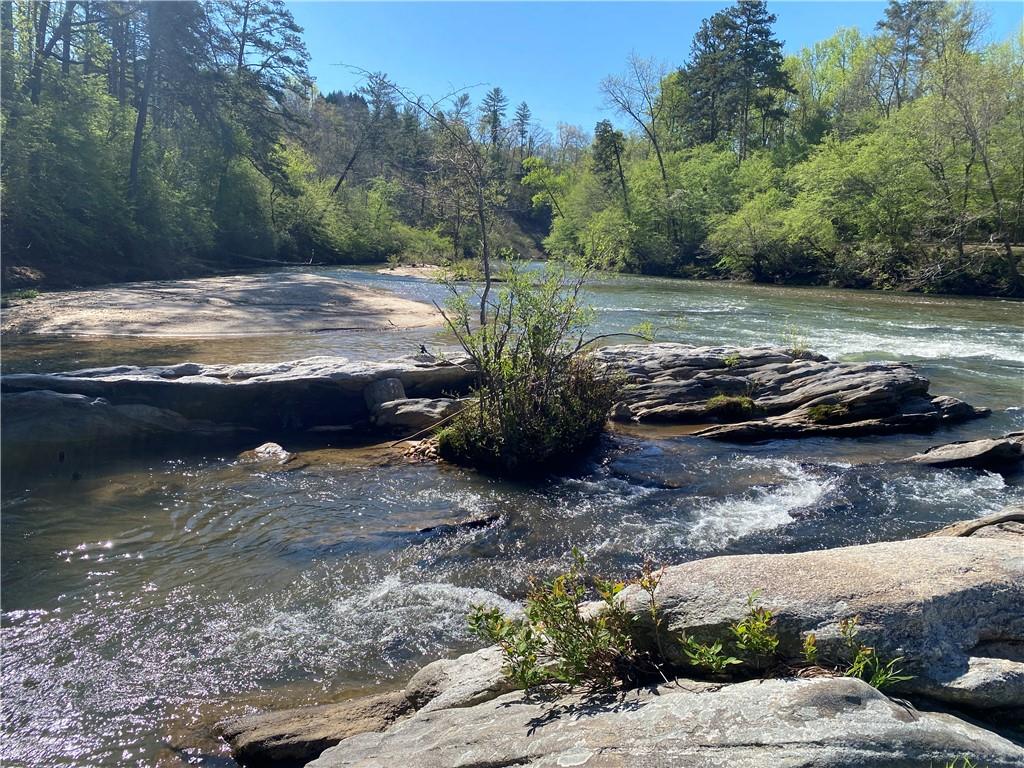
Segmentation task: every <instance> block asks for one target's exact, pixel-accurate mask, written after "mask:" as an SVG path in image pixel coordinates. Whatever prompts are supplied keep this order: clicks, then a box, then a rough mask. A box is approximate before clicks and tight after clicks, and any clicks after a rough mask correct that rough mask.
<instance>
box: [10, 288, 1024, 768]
mask: <svg viewBox="0 0 1024 768" xmlns="http://www.w3.org/2000/svg"><path fill="white" fill-rule="evenodd" d="M324 273H326V274H336V275H338V276H340V277H344V278H345V279H348V280H354V281H358V282H361V283H365V284H368V285H374V286H377V287H386V288H389V289H392V290H394V291H396V292H398V293H399V294H401V295H403V296H406V297H409V298H419V299H425V300H431V299H436V298H440V289H439V288H438V287H437V286H435V285H433V284H431V283H429V282H426V281H422V280H416V279H413V278H398V277H393V276H388V275H380V274H377V273H375V272H373V271H370V270H351V269H331V270H324ZM591 300H592V302H593V304H594V306H595V308H596V309H597V324H596V326H597V327H596V330H597V331H598V332H602V333H604V332H618V331H623V330H626V329H628V328H630V327H631V326H634V325H635V324H637V323H638V322H640V321H647V320H649V321H651V322H652V323H653V324H654V325H655V326H657V327H658V328H659V338H661V339H663V340H679V341H686V342H689V343H698V344H701V343H709V344H710V343H714V344H718V343H734V344H755V343H771V342H781V343H789V344H792V343H794V342H798V343H800V344H801V345H803V346H806V347H808V348H810V349H814V350H816V351H819V352H823V353H825V354H827V355H830V356H834V357H837V358H839V359H845V360H868V359H885V360H893V359H903V360H907V361H910V362H913V363H915V364H916V365H918V366H919V367H920V369H921V370H922V371H923V372H924V373H925V374H926V375H927V376H929V377H930V378H931V379H932V382H933V387H932V391H933V392H935V393H936V394H951V395H955V396H957V397H961V398H963V399H965V400H967V401H968V402H970V403H972V404H975V405H984V406H988V407H990V408H992V409H993V410H994V413H993V415H992V416H991V417H989V418H987V419H983V420H979V421H975V422H970V423H968V424H965V425H962V426H960V427H957V428H955V429H950V430H945V431H942V432H940V433H938V434H934V435H930V436H928V435H925V436H922V435H909V436H907V435H904V436H890V437H880V438H859V439H813V440H803V441H779V442H772V443H766V444H761V445H754V446H742V447H736V446H729V445H726V444H721V443H712V442H708V441H703V440H700V439H697V438H689V437H686V436H684V435H673V434H671V431H670V430H661V431H657V430H646V431H641V432H639V433H635V432H632V431H631V432H629V433H625V432H616V433H613V434H610V435H609V436H608V437H607V438H606V439H605V440H604V441H603V443H602V445H601V447H600V449H599V450H598V451H597V452H596V453H595V454H594V455H593V456H592V457H591V458H590V459H589V460H588V461H587V462H584V463H583V464H581V465H580V466H579V467H578V468H577V469H576V470H574V471H572V472H569V473H567V474H566V476H564V477H560V478H552V479H551V480H549V481H548V482H546V483H543V484H541V485H539V486H521V485H517V484H514V483H509V482H499V481H495V480H489V479H486V478H483V477H480V476H478V475H476V474H474V473H471V472H468V471H463V470H459V469H452V468H442V467H437V466H433V465H407V464H404V463H401V462H395V461H393V460H388V458H387V455H386V453H385V452H384V451H382V450H375V449H372V448H371V449H366V448H339V449H323V450H314V449H312V448H310V450H307V451H303V452H302V453H301V456H300V459H301V460H300V461H299V462H298V467H297V468H293V469H289V470H287V471H285V470H267V469H266V468H260V467H256V466H253V465H247V464H240V463H238V462H237V461H236V460H235V457H234V455H233V454H230V455H206V456H198V455H188V456H180V457H177V458H174V459H172V460H165V459H161V460H156V459H150V460H145V459H138V460H135V461H130V462H122V463H119V464H117V465H116V466H111V467H109V469H108V470H107V471H105V472H103V473H96V474H92V475H87V476H84V477H82V478H81V479H79V480H78V481H77V482H74V483H69V482H68V481H66V480H62V481H56V480H38V481H32V482H23V483H21V484H20V485H18V486H15V487H11V486H10V485H9V484H8V485H5V487H4V488H3V496H2V501H3V520H2V525H3V531H2V580H3V595H2V609H3V646H4V666H3V691H4V694H3V697H2V701H0V707H2V715H3V728H4V738H3V746H2V747H0V757H2V759H3V760H4V761H5V764H9V765H24V766H57V765H69V766H70V765H74V766H92V765H97V766H114V765H119V766H133V765H138V766H151V765H154V764H161V765H181V764H202V765H208V766H215V765H216V766H219V765H231V764H232V763H231V762H230V760H229V759H228V758H227V757H226V756H225V755H224V753H223V750H222V749H221V748H220V747H219V746H218V745H217V743H216V742H215V741H214V740H212V739H211V738H210V737H209V732H210V724H211V723H212V722H214V721H215V720H216V719H217V718H218V717H221V716H223V715H224V714H227V713H233V712H244V711H249V710H251V709H252V708H253V707H275V706H276V707H283V706H293V705H297V704H303V703H313V702H322V701H328V700H331V699H336V698H339V697H343V696H345V695H348V694H349V692H351V691H352V690H354V689H360V688H365V687H367V686H372V685H387V686H394V687H397V686H400V685H401V683H402V682H403V681H404V679H405V678H406V677H407V676H408V675H409V674H410V673H411V672H412V671H413V670H414V669H415V668H416V667H417V666H418V665H421V664H422V663H424V662H425V661H428V660H431V659H433V658H436V657H438V656H441V655H446V654H450V653H453V652H455V651H457V650H461V649H463V648H466V647H469V646H470V645H472V643H473V641H472V639H471V638H470V637H469V635H468V633H467V632H466V628H465V622H464V617H465V613H466V611H467V610H468V608H469V606H470V605H472V604H474V603H480V602H484V603H491V604H495V605H499V606H505V605H509V602H510V601H513V600H515V599H517V598H519V597H520V596H521V595H522V593H523V590H524V589H525V587H526V585H527V583H528V580H529V578H530V577H531V576H543V575H547V574H550V573H553V572H555V571H557V569H558V568H560V567H562V566H564V565H565V564H566V562H567V559H568V555H569V551H570V549H571V548H572V547H573V546H578V547H579V548H580V549H581V550H582V551H583V552H584V553H585V554H586V555H587V557H588V558H589V559H590V560H591V562H592V564H593V566H594V568H595V570H599V571H603V572H607V573H609V574H617V575H623V576H628V575H631V574H633V573H635V571H636V569H637V568H638V567H639V565H640V564H641V562H642V561H643V560H644V559H645V558H649V559H650V560H652V561H653V562H655V563H674V562H679V561H683V560H686V559H691V558H695V557H703V556H708V555H713V554H718V553H739V552H779V551H795V550H802V549H809V548H817V547H824V546H836V545H842V544H855V543H864V542H870V541H879V540H886V539H897V538H906V537H908V536H913V535H916V534H919V533H923V532H925V531H927V530H929V529H932V528H935V527H938V526H939V525H941V524H943V523H945V522H948V521H953V520H957V519H963V518H969V517H973V516H976V515H980V514H983V513H986V512H989V511H993V510H996V509H998V508H1000V507H1001V506H1003V505H1005V504H1007V503H1011V502H1013V501H1019V500H1024V478H1022V477H1020V476H1019V475H1017V476H1013V477H1008V478H1004V477H1002V476H1000V475H997V474H992V473H986V472H975V471H971V470H935V469H930V468H925V467H909V466H905V465H895V464H893V463H891V460H894V459H898V458H900V457H902V456H905V455H907V454H909V453H913V452H915V451H917V450H921V449H923V448H925V447H927V446H929V445H933V444H936V443H941V442H948V441H951V440H956V439H964V438H969V437H977V436H983V435H993V434H996V433H1003V432H1006V431H1010V430H1013V429H1024V409H1022V406H1024V313H1021V304H1020V303H1017V302H1010V301H999V300H978V299H965V298H940V297H928V296H920V295H907V294H882V293H874V292H853V291H839V290H827V289H816V288H782V287H763V286H749V285H740V284H729V283H697V282H685V281H674V280H662V279H654V278H641V277H628V276H615V275H613V276H604V277H601V278H599V279H598V280H597V281H595V283H594V285H593V287H592V289H591ZM446 343H447V342H446V340H445V338H444V336H443V334H441V333H440V332H439V331H438V330H437V329H417V330H412V331H402V332H392V333H382V332H379V331H376V332H366V333H352V332H348V333H322V334H301V335H299V334H289V335H280V336H265V337H258V338H257V337H235V338H231V339H223V338H222V339H202V340H200V339H177V340H176V339H166V338H164V339H129V338H121V339H91V340H89V339H62V338H55V339H46V338H35V339H13V340H5V347H4V360H3V366H4V370H5V371H15V370H40V371H42V370H45V371H50V370H66V369H71V368H76V367H86V366H94V365H109V364H115V363H137V364H141V363H170V362H180V361H183V360H195V361H198V362H209V363H214V362H242V361H249V360H252V361H260V360H283V359H295V358H298V357H303V356H306V355H314V354H340V355H345V356H347V357H351V358H354V359H359V358H377V359H379V358H384V357H389V356H394V355H400V354H407V353H411V352H415V351H417V350H418V349H419V346H420V345H421V344H423V345H426V346H428V347H429V348H439V347H443V346H445V344H446ZM286 447H288V448H292V449H301V448H303V446H286ZM468 517H492V518H493V521H492V522H491V523H490V524H488V525H486V526H483V527H476V528H472V529H465V530H464V529H460V528H458V527H456V526H454V525H452V524H453V523H456V522H458V521H459V520H464V519H466V518H468ZM432 526H441V527H440V528H435V529H434V530H430V531H425V530H424V529H427V528H430V527H432Z"/></svg>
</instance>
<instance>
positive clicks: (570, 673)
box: [469, 549, 911, 690]
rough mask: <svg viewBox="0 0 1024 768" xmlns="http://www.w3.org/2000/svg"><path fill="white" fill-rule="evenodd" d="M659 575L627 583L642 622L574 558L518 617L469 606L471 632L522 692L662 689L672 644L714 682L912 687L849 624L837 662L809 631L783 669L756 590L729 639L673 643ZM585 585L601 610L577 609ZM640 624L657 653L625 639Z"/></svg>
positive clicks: (896, 665) (617, 588) (615, 590)
mask: <svg viewBox="0 0 1024 768" xmlns="http://www.w3.org/2000/svg"><path fill="white" fill-rule="evenodd" d="M664 572H665V571H664V568H662V569H661V570H658V571H655V570H654V569H653V568H652V567H651V566H650V564H648V563H645V565H644V568H643V572H642V574H641V576H640V577H639V578H637V579H636V580H635V581H634V582H632V583H633V584H634V585H636V587H637V588H638V589H639V590H640V591H641V592H642V593H643V594H644V595H645V601H644V602H645V606H644V609H643V614H646V615H645V616H643V614H641V615H634V614H633V613H631V612H630V611H628V610H626V608H625V607H624V605H623V603H622V601H621V600H620V599H619V595H620V593H621V592H622V590H623V589H624V588H625V586H626V583H625V582H623V581H612V580H605V579H601V578H599V577H596V576H593V575H591V574H589V573H588V572H587V569H586V563H585V560H584V558H583V556H582V555H581V554H580V553H579V552H578V551H577V550H575V549H574V550H573V562H572V566H571V567H570V569H569V570H568V571H567V572H565V573H563V574H561V575H559V576H557V577H555V578H554V579H552V580H551V581H548V582H544V583H542V584H536V585H534V587H533V588H532V589H531V590H530V592H529V594H528V595H527V598H526V605H525V609H524V614H525V615H524V616H523V617H521V618H509V617H507V616H504V615H502V613H501V612H500V611H499V610H498V609H496V608H486V607H483V606H474V607H473V609H472V611H471V612H470V614H469V627H470V630H471V631H472V632H473V633H474V634H476V635H478V636H479V637H481V638H483V639H485V640H487V641H488V642H491V643H495V644H497V645H498V646H499V647H500V648H501V651H502V655H503V657H504V662H505V664H504V671H505V674H506V676H507V677H508V678H509V679H510V680H511V681H512V682H514V683H515V684H516V685H517V686H519V687H521V688H525V689H530V688H534V687H537V686H540V685H550V684H564V685H568V686H570V687H574V686H585V687H587V688H589V689H591V690H606V689H609V688H612V687H615V686H617V685H619V684H620V683H623V682H628V681H630V680H637V679H640V678H643V677H647V676H650V675H651V674H652V673H655V672H656V673H657V674H659V675H660V676H661V677H662V678H663V679H665V680H666V681H667V680H668V678H667V677H666V676H665V672H664V668H665V665H666V664H667V660H668V659H669V658H670V657H671V656H672V655H673V654H672V653H670V652H669V649H668V647H667V646H668V643H670V642H671V643H674V644H675V647H676V648H677V649H678V651H677V654H676V655H681V656H682V657H684V658H685V660H686V663H685V664H684V666H689V667H691V668H694V669H698V670H701V671H703V672H704V673H706V674H708V675H710V676H712V677H714V678H719V679H720V678H722V677H724V676H727V675H732V674H734V673H731V672H730V670H731V669H732V668H734V667H736V668H738V667H744V668H745V669H746V670H747V673H746V674H745V675H741V676H748V675H749V670H751V669H752V670H754V671H757V672H760V673H761V674H766V670H774V671H773V672H770V673H767V674H769V676H771V675H774V674H778V673H780V672H781V673H784V674H792V673H793V672H797V673H798V674H803V673H804V672H807V673H815V674H819V673H820V674H824V675H841V676H847V677H857V678H859V679H861V680H864V681H865V682H867V683H868V684H870V685H872V686H873V687H875V688H878V689H885V688H888V687H890V686H891V685H894V684H895V683H898V682H901V681H904V680H909V679H911V676H909V675H905V674H902V669H901V667H900V664H901V662H902V661H903V657H895V658H892V659H884V658H882V657H881V656H879V655H878V654H877V653H876V651H875V649H874V648H872V647H871V646H867V645H865V644H864V643H862V642H860V641H859V639H858V633H859V623H860V618H859V617H856V616H855V617H853V618H850V619H844V620H843V621H841V622H840V624H839V635H840V640H841V647H842V650H841V654H842V657H843V658H842V659H840V660H829V659H823V658H822V654H821V653H820V652H819V649H818V641H817V637H816V635H815V634H814V633H813V632H808V633H807V634H805V635H804V637H803V645H802V649H801V657H802V662H801V663H799V664H798V665H797V666H795V667H794V666H792V665H791V664H787V663H786V660H785V659H784V658H782V657H780V653H779V647H780V638H779V635H778V632H777V630H776V617H775V614H774V613H773V612H772V611H771V610H769V609H768V608H767V607H765V606H762V605H759V600H760V596H761V593H760V590H754V591H753V592H752V593H751V594H750V595H749V596H748V597H747V610H746V613H745V614H744V616H743V617H742V618H741V619H740V620H739V621H736V622H734V623H732V624H731V625H729V627H728V630H727V632H728V634H724V635H723V636H720V637H710V638H702V639H697V637H694V636H691V635H689V634H686V633H683V634H681V635H677V636H672V635H671V634H670V633H669V632H667V631H666V629H665V618H664V615H663V613H662V611H661V608H660V606H659V604H658V601H657V590H658V587H659V585H660V583H661V580H662V577H663V575H664ZM588 583H589V584H592V585H593V591H594V592H596V594H597V596H598V597H599V598H600V600H599V605H598V606H594V605H589V606H586V608H584V609H583V610H581V604H582V603H583V601H584V600H585V599H586V598H587V596H588V594H590V591H591V590H590V589H589V588H588V586H587V585H588ZM642 616H643V618H644V620H645V623H648V624H649V627H650V629H651V630H652V632H653V636H654V641H655V646H656V649H657V650H656V654H648V653H645V652H643V651H640V650H638V649H637V647H635V646H634V644H633V632H632V630H633V629H634V624H635V622H636V621H637V620H638V619H640V618H641V617H642Z"/></svg>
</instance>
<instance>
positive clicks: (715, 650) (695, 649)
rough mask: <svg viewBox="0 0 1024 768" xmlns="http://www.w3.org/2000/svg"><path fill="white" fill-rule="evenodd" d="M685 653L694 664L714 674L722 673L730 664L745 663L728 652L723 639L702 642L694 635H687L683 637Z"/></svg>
mask: <svg viewBox="0 0 1024 768" xmlns="http://www.w3.org/2000/svg"><path fill="white" fill-rule="evenodd" d="M683 653H684V654H686V658H687V659H689V661H690V663H691V664H692V665H693V666H695V667H697V668H698V669H703V670H706V671H707V672H710V673H711V674H713V675H720V674H722V673H723V672H725V671H726V670H727V669H728V668H729V667H730V666H733V665H735V664H742V663H743V660H742V659H737V658H736V657H735V656H729V655H728V654H726V652H725V651H724V650H723V645H722V641H721V640H715V641H714V642H711V643H701V642H698V641H697V640H695V639H694V638H692V637H686V638H684V639H683Z"/></svg>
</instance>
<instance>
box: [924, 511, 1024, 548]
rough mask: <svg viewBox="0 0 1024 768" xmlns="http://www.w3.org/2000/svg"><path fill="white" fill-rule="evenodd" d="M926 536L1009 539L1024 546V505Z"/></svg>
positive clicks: (952, 525)
mask: <svg viewBox="0 0 1024 768" xmlns="http://www.w3.org/2000/svg"><path fill="white" fill-rule="evenodd" d="M925 536H954V537H960V536H976V537H977V538H979V539H1007V540H1009V541H1014V542H1017V543H1018V544H1019V545H1021V546H1024V504H1014V505H1012V506H1009V507H1005V508H1004V509H1002V510H1000V511H999V512H993V513H992V514H990V515H985V516H984V517H979V518H977V519H976V520H961V521H960V522H957V523H952V524H951V525H947V526H946V527H945V528H940V529H939V530H937V531H932V532H931V533H926V534H925Z"/></svg>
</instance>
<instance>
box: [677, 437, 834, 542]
mask: <svg viewBox="0 0 1024 768" xmlns="http://www.w3.org/2000/svg"><path fill="white" fill-rule="evenodd" d="M744 459H746V457H744ZM744 459H740V460H739V462H738V463H742V462H743V461H744ZM747 460H748V461H750V460H753V459H747ZM755 461H757V462H758V463H760V464H762V465H763V464H764V463H766V462H767V463H770V464H772V465H773V466H774V468H775V469H777V471H778V472H779V473H780V474H781V475H782V476H783V477H784V478H786V479H785V480H784V481H783V482H782V483H781V484H779V485H772V486H755V487H753V488H751V489H750V490H748V491H747V492H745V493H744V494H743V495H742V496H739V497H738V498H729V499H724V500H722V501H716V502H712V503H710V504H708V505H707V506H705V507H703V508H701V509H700V510H699V512H698V514H697V519H696V521H695V522H694V524H693V525H692V527H691V528H690V529H689V531H688V532H687V533H686V535H685V537H684V541H685V543H688V544H690V545H691V546H696V547H698V548H701V549H711V548H718V547H721V546H722V544H725V543H727V542H729V541H733V540H734V539H738V538H739V537H741V536H745V535H747V534H749V533H753V532H754V531H760V530H769V529H771V528H778V527H779V526H782V525H785V524H786V523H789V522H791V521H792V519H793V518H792V517H791V515H790V512H792V511H793V510H795V509H799V508H800V507H805V506H809V505H811V504H814V503H815V502H817V501H818V500H819V499H820V498H821V496H822V494H824V493H825V491H826V490H828V488H829V487H830V486H831V484H832V483H833V482H834V481H832V480H822V479H821V478H819V477H817V476H815V475H813V474H811V473H810V472H808V471H807V470H805V469H803V468H802V467H801V466H800V465H799V464H797V463H795V462H792V461H789V460H787V459H768V460H765V459H756V460H755ZM681 543H682V542H681Z"/></svg>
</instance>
